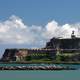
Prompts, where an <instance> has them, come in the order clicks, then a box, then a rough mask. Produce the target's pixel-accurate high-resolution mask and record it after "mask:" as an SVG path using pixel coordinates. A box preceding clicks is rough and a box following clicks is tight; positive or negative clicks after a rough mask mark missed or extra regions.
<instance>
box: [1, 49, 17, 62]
mask: <svg viewBox="0 0 80 80" xmlns="http://www.w3.org/2000/svg"><path fill="white" fill-rule="evenodd" d="M16 52H18V50H17V49H6V50H5V52H4V54H3V56H2V59H1V61H4V62H6V61H15V59H16V58H15V53H16Z"/></svg>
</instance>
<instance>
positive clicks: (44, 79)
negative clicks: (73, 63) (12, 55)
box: [0, 70, 80, 80]
mask: <svg viewBox="0 0 80 80" xmlns="http://www.w3.org/2000/svg"><path fill="white" fill-rule="evenodd" d="M0 80H80V70H74V71H73V70H70V71H66V70H63V71H40V70H39V71H36V70H35V71H0Z"/></svg>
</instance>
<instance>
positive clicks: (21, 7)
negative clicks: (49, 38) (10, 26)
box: [0, 0, 80, 25]
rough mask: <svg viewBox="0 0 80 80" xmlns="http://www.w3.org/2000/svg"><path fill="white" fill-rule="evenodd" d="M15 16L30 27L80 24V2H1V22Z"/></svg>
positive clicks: (44, 0) (25, 0) (10, 0)
mask: <svg viewBox="0 0 80 80" xmlns="http://www.w3.org/2000/svg"><path fill="white" fill-rule="evenodd" d="M13 14H14V15H16V16H19V17H21V18H22V19H23V21H24V22H25V23H26V24H29V25H32V24H36V25H44V24H46V23H47V22H48V21H51V20H53V19H54V20H56V21H58V22H59V23H60V24H64V23H73V22H80V0H0V20H5V19H6V18H8V17H9V16H11V15H13Z"/></svg>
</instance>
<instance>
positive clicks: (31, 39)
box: [0, 15, 80, 47]
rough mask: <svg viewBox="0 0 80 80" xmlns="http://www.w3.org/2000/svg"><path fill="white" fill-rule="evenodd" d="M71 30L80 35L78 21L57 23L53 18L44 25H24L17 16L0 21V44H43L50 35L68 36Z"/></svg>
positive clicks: (35, 45)
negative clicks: (74, 22)
mask: <svg viewBox="0 0 80 80" xmlns="http://www.w3.org/2000/svg"><path fill="white" fill-rule="evenodd" d="M72 30H74V31H75V35H76V36H78V37H80V23H76V24H64V25H59V24H58V22H56V21H55V20H53V21H51V22H48V24H47V25H46V26H36V25H32V26H28V25H25V24H24V23H23V21H22V19H20V18H19V17H17V16H14V15H13V16H11V17H10V18H9V19H8V20H6V21H3V22H0V44H26V45H33V46H34V47H37V46H44V45H45V44H46V41H48V40H49V39H51V38H52V37H63V38H70V36H71V32H72Z"/></svg>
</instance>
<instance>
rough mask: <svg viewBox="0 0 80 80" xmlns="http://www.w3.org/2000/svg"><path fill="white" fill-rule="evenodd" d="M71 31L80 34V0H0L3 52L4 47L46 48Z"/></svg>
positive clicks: (0, 47)
mask: <svg viewBox="0 0 80 80" xmlns="http://www.w3.org/2000/svg"><path fill="white" fill-rule="evenodd" d="M72 30H75V34H76V35H77V36H79V37H80V0H0V53H1V54H0V55H2V53H3V51H4V49H5V48H36V47H44V46H45V44H46V42H47V41H49V40H50V39H51V38H52V37H70V35H71V32H72ZM55 33H56V34H55Z"/></svg>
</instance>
